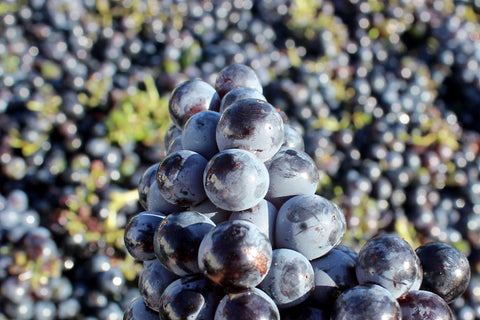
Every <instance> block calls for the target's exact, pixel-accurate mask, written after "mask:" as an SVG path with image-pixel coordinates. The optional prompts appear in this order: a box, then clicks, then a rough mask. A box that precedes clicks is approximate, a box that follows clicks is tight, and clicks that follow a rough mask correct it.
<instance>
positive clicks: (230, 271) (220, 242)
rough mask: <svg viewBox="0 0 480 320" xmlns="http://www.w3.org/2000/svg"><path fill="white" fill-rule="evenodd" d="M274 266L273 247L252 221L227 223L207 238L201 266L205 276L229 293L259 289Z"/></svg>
mask: <svg viewBox="0 0 480 320" xmlns="http://www.w3.org/2000/svg"><path fill="white" fill-rule="evenodd" d="M271 263H272V245H271V244H270V241H269V240H268V238H267V236H266V235H265V234H263V232H261V231H260V229H259V228H258V227H257V226H256V225H254V224H253V223H251V222H248V221H245V220H233V221H226V222H222V223H220V224H218V225H217V226H216V227H215V228H213V229H212V230H210V232H209V233H208V234H207V235H205V237H204V238H203V240H202V242H201V244H200V248H199V250H198V264H199V266H200V269H201V270H202V271H203V273H204V274H205V275H206V276H207V277H208V278H210V280H212V281H213V282H215V283H217V284H219V285H221V286H223V287H225V289H226V290H228V291H229V292H238V291H241V290H244V289H249V288H253V287H255V286H257V285H258V284H259V283H260V282H261V281H262V280H263V279H264V278H265V276H266V275H267V273H268V270H269V269H270V265H271Z"/></svg>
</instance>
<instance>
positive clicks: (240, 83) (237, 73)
mask: <svg viewBox="0 0 480 320" xmlns="http://www.w3.org/2000/svg"><path fill="white" fill-rule="evenodd" d="M238 87H249V88H252V89H255V90H257V91H258V92H260V93H263V87H262V84H261V83H260V80H259V79H258V77H257V75H256V73H255V71H253V69H252V68H250V67H249V66H247V65H244V64H232V65H229V66H227V67H225V68H223V69H222V70H220V72H219V73H218V75H217V79H216V80H215V90H216V91H217V92H218V95H219V97H220V98H223V97H224V96H225V95H226V94H227V93H228V92H229V91H231V90H233V89H235V88H238Z"/></svg>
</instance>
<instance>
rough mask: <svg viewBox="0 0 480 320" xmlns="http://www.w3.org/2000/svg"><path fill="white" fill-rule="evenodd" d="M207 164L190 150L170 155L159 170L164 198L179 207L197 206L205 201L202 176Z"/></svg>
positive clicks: (160, 187)
mask: <svg viewBox="0 0 480 320" xmlns="http://www.w3.org/2000/svg"><path fill="white" fill-rule="evenodd" d="M206 164H207V160H206V159H205V158H204V157H203V156H201V155H200V154H198V153H196V152H193V151H189V150H181V151H178V152H175V153H172V154H170V155H168V156H167V157H166V158H165V159H164V160H163V161H162V162H161V163H160V166H159V167H158V169H157V182H158V188H159V189H160V194H161V195H162V197H163V198H164V199H165V200H167V201H168V202H170V203H173V204H175V205H178V206H189V205H195V204H198V203H200V202H202V201H203V200H205V198H206V195H205V190H204V189H203V183H202V175H203V170H204V169H205V165H206Z"/></svg>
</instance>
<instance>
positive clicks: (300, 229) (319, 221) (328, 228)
mask: <svg viewBox="0 0 480 320" xmlns="http://www.w3.org/2000/svg"><path fill="white" fill-rule="evenodd" d="M345 230H346V221H345V216H344V215H343V213H342V212H341V211H340V208H339V207H338V206H337V205H336V204H335V203H333V202H331V201H330V200H327V199H325V198H323V197H322V196H319V195H317V194H307V195H298V196H295V197H293V198H291V199H290V200H288V201H287V202H285V204H284V205H283V206H282V207H281V208H280V210H279V211H278V214H277V221H276V222H275V247H276V248H289V249H293V250H296V251H298V252H300V253H301V254H303V255H304V256H305V257H307V258H308V259H309V260H313V259H316V258H319V257H321V256H323V255H325V254H326V253H327V252H328V251H330V250H331V249H332V248H333V247H335V246H336V245H337V244H339V243H340V241H341V240H342V238H343V235H344V234H345Z"/></svg>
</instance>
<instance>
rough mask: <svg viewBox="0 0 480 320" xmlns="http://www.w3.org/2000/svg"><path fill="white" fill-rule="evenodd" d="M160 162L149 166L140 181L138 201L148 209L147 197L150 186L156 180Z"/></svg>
mask: <svg viewBox="0 0 480 320" xmlns="http://www.w3.org/2000/svg"><path fill="white" fill-rule="evenodd" d="M159 165H160V163H156V164H153V165H151V166H150V167H148V168H147V169H146V170H145V171H144V173H143V175H142V178H141V179H140V182H139V183H138V201H139V202H140V205H141V206H142V207H143V208H144V209H145V210H148V204H147V197H148V193H149V191H150V187H151V186H152V184H153V182H154V181H155V177H156V174H157V169H158V166H159Z"/></svg>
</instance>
